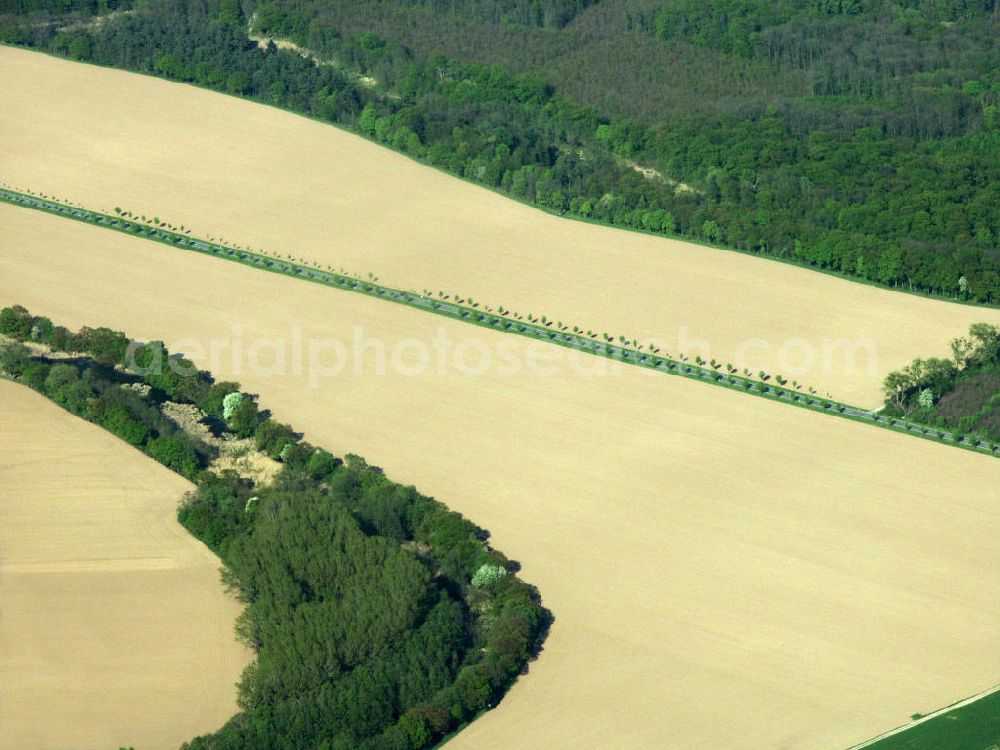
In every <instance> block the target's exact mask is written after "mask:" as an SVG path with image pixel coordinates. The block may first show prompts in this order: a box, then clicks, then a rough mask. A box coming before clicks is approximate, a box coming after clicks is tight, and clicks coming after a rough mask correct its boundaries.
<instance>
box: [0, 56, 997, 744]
mask: <svg viewBox="0 0 1000 750" xmlns="http://www.w3.org/2000/svg"><path fill="white" fill-rule="evenodd" d="M5 54H6V53H5ZM101 75H103V73H102V74H101ZM108 75H111V74H110V73H109V74H108ZM199 96H200V94H199ZM234 106H242V105H238V104H237V105H234ZM268 116H271V114H269V115H268ZM699 252H700V251H699ZM770 267H771V266H768V268H770ZM892 299H894V300H895V299H900V298H897V297H893V298H892ZM12 302H20V303H23V304H25V305H26V306H28V307H29V309H31V310H33V311H34V312H35V313H37V314H45V315H48V316H50V317H51V318H53V320H56V321H58V322H61V323H64V324H67V325H70V326H79V325H82V324H88V325H108V326H112V327H116V328H119V329H124V330H127V331H128V332H129V333H131V334H132V335H134V336H137V337H140V338H146V339H150V338H162V339H164V340H165V341H167V343H168V345H169V344H171V343H174V344H175V348H177V349H178V350H183V351H185V352H186V353H189V354H191V355H193V356H194V357H195V358H196V359H197V361H199V363H201V364H204V365H206V366H211V367H212V368H213V369H214V370H215V371H216V374H217V375H219V376H220V377H224V378H227V379H237V380H240V381H242V382H243V383H244V384H245V386H246V387H247V389H248V390H250V391H252V392H257V393H259V394H260V395H261V400H262V403H263V404H264V405H265V406H268V407H270V408H272V409H273V410H274V411H275V416H276V417H277V418H278V419H279V420H282V421H287V422H289V423H291V424H293V425H295V426H297V427H298V428H299V429H302V430H304V432H305V434H306V438H307V439H308V440H310V441H312V442H314V443H316V444H319V445H323V446H326V447H329V448H330V449H332V450H334V451H336V452H340V453H343V452H345V451H351V452H355V453H360V454H362V455H364V456H366V457H367V458H368V460H369V461H370V462H372V463H374V464H377V465H381V466H383V467H384V468H385V470H386V471H387V472H388V473H389V474H390V476H392V477H394V478H395V479H397V480H401V481H405V482H413V483H414V484H416V485H417V487H418V488H420V489H421V490H422V491H424V492H426V493H429V494H433V495H434V496H436V497H437V498H438V499H440V500H442V501H443V502H445V503H446V504H448V505H449V506H450V507H452V508H454V509H456V510H459V511H461V512H463V513H465V514H466V515H468V516H469V517H470V518H472V519H473V520H475V521H476V522H477V523H479V524H481V525H483V526H484V527H486V528H488V529H490V530H491V531H492V532H493V537H492V538H493V543H494V544H495V546H497V548H499V549H501V550H503V551H504V552H505V553H507V554H508V555H510V556H511V557H513V558H515V559H517V560H519V561H520V562H521V563H522V564H523V576H524V577H525V579H526V580H528V581H531V582H532V583H534V584H536V585H537V586H538V587H539V589H540V590H541V593H542V595H543V597H544V601H545V604H546V605H547V606H548V607H549V608H551V610H552V611H553V613H554V614H555V617H556V621H555V624H554V626H553V629H552V632H551V635H550V637H549V639H548V640H547V642H546V644H545V649H544V651H543V653H542V655H541V657H540V658H539V659H538V660H537V661H536V662H534V663H533V664H532V666H531V670H530V672H529V674H528V675H527V676H526V677H524V678H523V679H522V680H521V681H520V682H519V683H518V684H517V685H516V686H515V687H514V689H513V690H512V691H511V692H510V693H509V695H508V696H507V697H506V698H505V699H504V700H503V702H502V703H501V704H500V706H499V707H498V708H497V709H496V710H494V711H492V712H490V713H488V714H486V715H484V716H483V717H482V718H480V719H478V720H477V721H476V722H475V723H474V724H473V725H472V726H470V727H469V728H468V729H466V730H465V731H464V732H462V733H461V734H460V735H459V736H458V737H457V738H456V739H455V740H454V741H452V742H451V743H449V745H448V747H449V748H452V747H454V748H456V749H458V750H461V748H466V747H468V748H481V747H491V748H511V749H514V748H525V747H546V748H585V747H587V748H589V747H593V748H607V747H630V748H657V749H659V748H685V750H701V749H704V750H718V749H719V748H736V747H738V748H741V749H743V750H774V749H775V748H784V749H785V750H831V748H845V747H847V746H849V745H851V744H853V743H856V742H859V741H861V740H863V739H865V738H867V737H869V736H872V735H874V734H877V733H879V732H881V731H885V730H887V729H891V728H892V727H894V726H896V725H898V724H901V723H905V722H906V721H907V720H908V717H909V716H910V714H913V713H915V712H927V711H928V710H930V709H933V708H936V707H939V706H941V705H944V704H948V703H951V702H952V701H955V700H957V699H959V698H961V697H963V696H967V695H971V694H973V693H976V692H978V691H980V690H983V689H985V688H987V687H989V686H991V685H992V684H994V683H995V682H997V676H998V674H1000V638H998V635H997V631H996V622H997V619H998V617H1000V576H998V575H997V572H996V561H997V559H998V555H1000V517H998V515H997V513H996V511H995V500H996V497H995V491H994V488H995V487H996V486H997V482H998V480H1000V462H998V461H996V460H995V459H991V458H988V457H985V456H980V455H975V454H972V453H969V452H965V451H961V450H957V449H953V448H947V447H943V446H940V445H937V444H934V443H931V442H928V441H923V440H918V439H915V438H911V437H907V436H904V435H899V434H895V433H891V432H888V431H883V430H879V429H876V428H872V427H868V426H865V425H859V424H855V423H852V422H848V421H844V420H840V419H835V418H832V417H828V416H824V415H819V414H812V413H808V412H805V411H803V410H799V409H795V408H792V407H789V406H785V405H781V404H775V403H772V402H767V401H763V400H760V399H755V398H751V397H747V396H745V395H741V394H738V393H732V392H728V391H725V390H723V389H720V388H714V387H711V386H708V385H704V384H699V383H692V382H689V381H686V380H682V379H679V378H673V377H666V376H662V375H657V374H654V373H649V372H644V371H639V370H637V369H635V368H629V367H622V368H621V369H620V370H617V371H607V372H604V373H603V374H594V373H591V374H589V375H587V374H582V373H580V372H577V371H575V370H574V369H573V361H571V360H568V359H560V360H559V361H558V362H554V363H553V362H549V363H548V365H549V367H550V368H555V371H554V372H548V373H547V374H545V373H542V372H530V371H528V369H527V368H526V366H522V367H521V369H520V371H519V372H518V373H517V374H510V373H509V372H508V371H507V370H505V368H506V367H507V366H508V365H509V364H510V362H522V363H523V362H524V361H525V358H526V357H528V356H529V352H528V351H526V350H525V349H523V347H524V346H527V344H524V343H522V342H521V339H519V338H518V337H510V336H504V335H502V334H498V333H495V332H492V331H487V330H483V329H479V328H475V327H473V326H463V325H461V324H458V323H453V322H450V321H446V320H442V319H439V318H436V317H432V316H429V315H424V314H420V313H417V312H414V311H412V310H409V309H407V308H404V307H401V306H397V305H392V304H388V303H384V302H379V301H377V300H371V299H367V298H364V297H360V296H358V295H351V294H346V293H339V292H336V291H333V290H329V289H325V288H322V287H320V286H317V285H312V284H308V283H304V282H301V281H296V280H294V279H288V278H284V277H279V276H275V275H272V274H266V273H261V272H259V271H255V270H253V269H249V268H245V267H242V266H239V265H236V264H232V263H229V262H225V261H221V260H216V259H212V258H205V257H201V256H197V255H193V254H186V253H182V252H170V251H167V250H166V249H165V248H163V247H162V246H161V245H158V244H156V243H151V242H147V241H143V240H138V239H134V238H129V237H126V236H123V235H119V234H116V233H112V232H108V231H107V230H101V229H97V228H93V227H89V226H85V225H81V224H78V223H76V222H71V221H67V220H64V219H59V218H55V217H51V216H47V215H43V214H41V213H38V212H33V211H28V210H25V209H18V208H12V207H4V206H0V304H10V303H12ZM933 324H934V321H927V325H933ZM357 326H363V331H361V332H360V333H359V332H358V331H357V329H356V327H357ZM356 336H360V338H361V339H363V340H364V341H366V344H365V349H364V352H365V358H364V361H363V366H359V367H358V368H357V369H355V367H354V366H353V360H351V358H350V356H348V357H347V359H346V360H345V362H346V365H345V367H344V370H343V371H342V372H341V373H340V374H339V375H336V376H334V375H329V376H325V377H316V371H315V370H313V371H312V373H313V377H311V375H310V368H309V367H308V362H309V352H315V351H316V347H318V346H319V345H320V344H319V343H318V342H322V346H323V347H324V348H323V350H322V351H323V354H322V356H317V357H316V359H317V361H319V362H320V363H322V364H324V365H326V366H328V367H330V369H331V370H332V369H333V368H332V363H333V362H334V360H335V357H332V356H331V352H332V351H334V350H335V347H334V346H333V344H332V341H333V340H337V341H340V342H342V344H343V345H344V347H345V350H346V351H347V352H348V354H350V352H351V350H352V349H353V346H354V345H353V341H354V338H355V337H356ZM442 336H443V337H445V338H447V339H448V340H450V341H451V342H452V349H451V351H452V352H453V353H454V351H455V350H456V349H458V350H459V351H462V352H464V356H465V362H466V367H467V368H468V367H471V366H472V365H474V363H475V362H476V360H477V359H483V358H485V357H490V358H491V362H492V364H491V366H489V367H484V368H481V369H483V370H484V371H483V372H480V373H479V374H477V375H473V374H468V373H466V372H462V371H460V370H461V368H458V367H456V366H455V364H454V361H452V360H451V359H450V358H449V359H448V360H446V362H450V364H448V366H446V367H443V368H440V370H439V369H438V368H437V366H436V363H435V359H434V358H432V359H431V362H430V364H429V368H428V369H427V370H426V371H424V372H423V373H422V374H417V373H416V370H418V369H419V368H418V367H417V365H418V364H419V359H420V357H419V352H420V351H421V347H422V346H424V345H425V344H427V342H428V341H430V340H433V339H435V338H438V337H442ZM282 342H284V344H282ZM296 342H297V343H296ZM379 342H380V343H379ZM282 346H284V347H285V357H284V358H282V357H280V356H279V352H280V348H281V347H282ZM379 346H384V347H385V348H386V351H387V352H388V356H389V358H390V360H391V359H392V356H393V355H398V357H397V362H396V366H392V364H391V361H390V366H387V367H386V370H385V372H384V374H378V371H377V368H376V367H375V365H374V359H375V357H376V355H377V353H378V349H379ZM511 346H513V347H514V349H513V350H511V351H507V350H506V349H504V347H511ZM539 346H540V347H542V349H543V350H544V352H556V349H555V348H545V347H544V345H539ZM199 349H200V350H201V351H199ZM296 352H301V353H302V361H301V362H300V361H299V359H297V354H296ZM544 352H543V353H544ZM556 353H557V354H558V355H560V356H563V357H565V356H568V355H566V354H565V353H564V352H563V350H558V352H556ZM536 355H538V353H537V352H535V354H534V355H531V356H536ZM580 357H581V360H580V361H578V362H576V367H577V368H579V366H580V364H581V362H583V359H582V357H583V355H580ZM213 360H214V361H213ZM279 361H281V362H283V363H284V364H283V365H281V366H278V365H277V362H279ZM594 361H596V362H600V361H599V360H594ZM501 362H502V366H501V364H500V363H501ZM587 363H589V364H590V365H591V366H594V362H592V361H590V360H587V362H585V363H584V364H587ZM311 380H314V382H313V385H315V387H312V385H311ZM19 445H20V442H19ZM6 455H9V451H8V452H7V454H6Z"/></svg>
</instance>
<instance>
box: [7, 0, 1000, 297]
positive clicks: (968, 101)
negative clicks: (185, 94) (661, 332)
mask: <svg viewBox="0 0 1000 750" xmlns="http://www.w3.org/2000/svg"><path fill="white" fill-rule="evenodd" d="M132 1H133V0H0V39H2V40H4V41H7V42H11V43H17V44H23V45H27V46H31V47H35V48H39V49H45V50H49V51H53V52H56V53H59V54H63V55H67V56H69V57H71V58H74V59H81V60H89V61H93V62H97V63H100V64H105V65H113V66H118V67H124V68H129V69H134V70H140V71H143V72H146V73H152V74H155V75H160V76H164V77H167V78H172V79H175V80H180V81H190V82H194V83H197V84H200V85H203V86H208V87H211V88H215V89H218V90H221V91H226V92H229V93H234V94H239V95H242V96H248V97H253V98H256V99H259V100H261V101H265V102H269V103H272V104H276V105H280V106H283V107H287V108H289V109H292V110H295V111H298V112H302V113H306V114H309V115H311V116H314V117H318V118H321V119H324V120H327V121H330V122H334V123H338V124H340V125H342V126H344V127H347V128H351V129H353V130H357V131H360V132H362V133H364V134H365V135H367V136H369V137H371V138H373V139H375V140H378V141H380V142H382V143H386V144H388V145H390V146H392V147H394V148H397V149H399V150H402V151H404V152H405V153H408V154H410V155H412V156H414V157H415V158H417V159H421V160H423V161H426V162H428V163H430V164H433V165H435V166H438V167H441V168H443V169H446V170H448V171H450V172H453V173H455V174H459V175H461V176H463V177H465V178H467V179H469V180H472V181H475V182H478V183H481V184H483V185H486V186H489V187H491V188H495V189H498V190H501V191H504V192H506V193H508V194H510V195H513V196H515V197H517V198H520V199H523V200H525V201H528V202H531V203H533V204H535V205H538V206H540V207H543V208H547V209H550V210H553V211H557V212H560V213H563V212H568V213H570V214H572V215H575V216H578V217H581V218H586V219H590V220H597V221H602V222H608V223H611V224H615V225H620V226H625V227H631V228H635V229H642V230H645V231H651V232H659V233H666V234H679V235H682V236H685V237H689V238H692V239H696V240H700V241H705V242H709V243H713V244H719V245H725V246H729V247H733V248H735V249H739V250H743V251H746V252H753V253H760V254H764V255H768V256H772V257H778V258H782V259H785V260H788V261H792V262H797V263H801V264H805V265H809V266H813V267H816V268H820V269H824V270H827V271H830V272H835V273H842V274H846V275H848V276H853V277H856V278H860V279H864V280H867V281H870V282H873V283H878V284H883V285H886V286H890V287H898V288H905V289H912V290H920V291H923V292H930V293H935V294H940V295H944V296H947V297H952V298H960V299H964V300H968V301H973V302H979V303H1000V159H997V158H996V156H997V154H998V153H1000V109H998V107H1000V74H998V72H997V71H998V69H1000V68H998V66H997V64H996V62H997V60H998V59H1000V41H998V40H1000V33H998V31H1000V10H998V8H1000V6H998V4H997V1H996V0H901V1H899V2H893V3H890V2H887V1H885V0H708V1H707V2H706V1H703V0H674V1H672V2H667V1H666V0H600V1H596V0H590V1H588V0H575V1H574V0H472V1H470V2H458V1H457V0H409V1H406V0H366V1H365V2H346V1H345V0H270V1H266V2H257V1H256V0H149V1H148V2H144V3H142V4H141V5H137V6H136V7H135V8H131V7H130V4H131V3H132ZM95 14H100V18H99V19H94V18H93V16H95ZM248 35H250V36H252V37H253V38H254V39H258V40H260V44H259V45H258V43H257V42H254V41H250V39H249V38H248ZM272 37H273V38H278V39H282V40H290V41H292V42H294V43H295V44H297V45H298V46H299V49H298V51H296V50H293V49H279V48H278V47H277V46H275V45H274V44H273V43H271V42H268V41H266V40H268V39H269V38H272Z"/></svg>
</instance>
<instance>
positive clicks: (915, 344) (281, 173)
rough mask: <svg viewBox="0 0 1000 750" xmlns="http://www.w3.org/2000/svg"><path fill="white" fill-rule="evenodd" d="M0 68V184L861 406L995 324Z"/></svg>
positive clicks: (273, 115)
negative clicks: (887, 379) (758, 375)
mask: <svg viewBox="0 0 1000 750" xmlns="http://www.w3.org/2000/svg"><path fill="white" fill-rule="evenodd" d="M0 70H2V73H3V79H4V93H5V99H4V109H3V111H2V112H0V140H2V142H3V144H4V146H3V154H2V156H3V170H2V173H0V180H3V181H4V182H6V183H7V184H8V185H10V186H12V187H19V188H26V189H31V190H35V191H40V192H43V193H46V194H52V195H55V196H57V197H60V198H64V199H69V200H73V201H76V202H80V203H82V204H83V205H85V206H87V207H88V208H93V209H98V210H105V211H110V210H112V209H113V208H114V207H116V206H121V207H123V208H125V209H128V210H131V211H133V212H136V213H144V214H146V215H148V216H154V215H155V216H159V217H160V218H163V219H165V220H169V221H170V222H172V223H174V224H183V225H185V226H187V227H193V228H194V230H195V233H196V234H202V235H204V236H209V235H211V236H215V237H223V238H228V239H231V240H233V241H235V242H239V243H241V244H248V245H250V246H252V247H255V248H263V249H265V250H270V251H272V252H280V253H282V254H286V253H291V254H292V255H294V256H295V257H297V258H305V259H308V260H311V261H314V262H318V263H321V264H322V265H327V264H329V265H332V266H333V267H334V268H339V267H344V268H346V269H348V270H351V271H356V272H358V273H360V274H361V275H365V274H366V273H368V272H373V273H375V274H376V275H378V276H379V277H380V279H381V280H382V281H383V282H384V283H387V284H389V285H394V286H399V287H404V288H412V289H416V290H418V291H419V290H422V289H423V288H425V287H426V288H429V289H431V290H433V291H437V290H445V291H446V292H451V293H455V292H457V293H460V294H462V295H463V296H469V295H471V296H472V297H473V298H475V299H476V300H479V301H481V302H483V303H486V304H491V305H498V304H502V305H504V306H506V307H508V308H512V309H514V310H518V311H520V312H522V313H527V312H531V313H534V314H535V315H543V314H544V315H547V316H548V317H550V318H553V319H555V320H563V321H566V322H567V323H569V324H570V325H574V324H575V325H580V326H581V327H583V328H585V329H586V328H594V329H595V330H597V331H608V332H610V333H611V334H613V335H616V336H617V335H624V336H627V337H629V338H638V339H639V340H640V341H650V340H654V339H655V340H657V341H661V342H662V344H663V345H664V347H665V349H666V350H667V351H669V352H673V353H677V352H679V351H687V352H689V353H690V354H691V356H692V357H693V356H695V355H697V354H698V353H699V352H701V353H702V354H704V356H705V358H706V359H710V358H716V359H719V360H720V361H723V362H725V361H733V362H736V363H737V364H739V365H741V366H744V365H745V366H747V367H749V368H750V369H752V370H754V371H757V370H759V369H761V368H763V369H765V370H767V371H768V372H771V373H776V372H777V373H781V374H783V375H785V376H786V377H788V378H789V379H794V380H799V381H801V382H803V383H806V384H809V385H812V386H815V387H816V388H817V389H818V390H819V392H820V393H821V394H822V393H827V392H829V393H831V394H832V395H833V396H835V397H837V398H840V399H841V400H845V401H849V402H852V403H857V404H860V405H863V406H875V405H877V404H878V403H879V401H880V390H879V386H880V383H881V380H882V377H884V375H885V374H886V373H887V372H888V371H890V370H893V369H896V368H898V367H900V366H902V365H903V364H905V363H908V362H909V361H910V360H911V359H912V358H913V357H915V356H917V355H921V356H930V355H945V354H947V352H948V342H949V341H950V340H951V339H952V338H953V337H955V336H957V335H959V334H961V333H963V332H964V331H965V329H966V328H967V327H968V325H969V323H970V322H974V321H980V320H985V321H992V322H994V323H1000V311H997V310H982V309H976V308H972V307H966V306H961V305H955V304H949V303H945V302H940V301H933V300H927V299H921V298H917V297H913V296H910V295H905V294H900V293H893V292H890V291H886V290H881V289H876V288H873V287H867V286H863V285H860V284H856V283H853V282H848V281H843V280H840V279H835V278H832V277H828V276H824V275H822V274H818V273H816V272H813V271H808V270H804V269H799V268H794V267H792V266H787V265H783V264H781V263H776V262H770V261H764V260H760V259H757V258H753V257H749V256H744V255H740V254H736V253H729V252H724V251H719V250H712V249H709V248H704V247H699V246H696V245H692V244H690V243H685V242H681V241H674V240H667V239H663V238H657V237H652V236H646V235H641V234H635V233H629V232H622V231H618V230H613V229H608V228H605V227H599V226H593V225H587V224H583V223H579V222H572V221H567V220H564V219H559V218H556V217H553V216H549V215H546V214H544V213H542V212H540V211H537V210H535V209H532V208H529V207H526V206H523V205H520V204H518V203H515V202H513V201H510V200H508V199H506V198H503V197H501V196H499V195H497V194H494V193H492V192H490V191H488V190H484V189H480V188H477V187H475V186H473V185H470V184H468V183H464V182H462V181H459V180H456V179H454V178H452V177H449V176H447V175H444V174H442V173H440V172H437V171H435V170H434V169H431V168H428V167H424V166H421V165H419V164H416V163H415V162H413V161H411V160H409V159H407V158H406V157H403V156H401V155H398V154H396V153H393V152H392V151H389V150H387V149H385V148H383V147H380V146H377V145H374V144H372V143H369V142H367V141H365V140H363V139H361V138H359V137H356V136H353V135H350V134H348V133H345V132H343V131H340V130H337V129H335V128H333V127H330V126H328V125H323V124H320V123H317V122H313V121H310V120H308V119H305V118H302V117H297V116H294V115H291V114H289V113H287V112H283V111H279V110H277V109H272V108H268V107H263V106H260V105H258V104H254V103H251V102H246V101H241V100H239V99H236V98H233V97H227V96H223V95H220V94H214V93H211V92H207V91H203V90H199V89H196V88H193V87H190V86H185V85H181V84H174V83H169V82H165V81H161V80H157V79H153V78H149V77H145V76H139V75H135V74H131V73H126V72H121V71H114V70H109V69H102V68H97V67H93V66H87V65H80V64H76V63H71V62H66V61H60V60H57V59H54V58H50V57H46V56H44V55H40V54H37V53H32V52H26V51H23V50H16V49H10V48H2V49H0ZM40 97H41V98H43V99H44V101H45V103H46V106H45V107H39V106H38V101H39V98H40ZM699 341H701V342H704V343H705V344H706V345H707V348H702V347H701V346H700V345H699V343H698V342H699ZM845 342H846V343H845ZM848 349H849V350H850V351H852V352H853V354H854V357H853V358H851V357H849V356H848V354H847V351H848ZM872 352H874V354H872Z"/></svg>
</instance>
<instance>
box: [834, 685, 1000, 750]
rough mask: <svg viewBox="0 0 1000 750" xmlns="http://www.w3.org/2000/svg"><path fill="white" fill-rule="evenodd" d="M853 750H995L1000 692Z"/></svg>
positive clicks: (999, 737)
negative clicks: (858, 749)
mask: <svg viewBox="0 0 1000 750" xmlns="http://www.w3.org/2000/svg"><path fill="white" fill-rule="evenodd" d="M857 747H858V748H862V747H863V748H864V750H998V749H1000V691H997V692H993V693H990V694H989V695H987V696H985V697H983V698H980V699H979V700H976V701H973V702H972V703H969V704H967V705H965V706H962V707H961V708H956V709H954V710H949V711H944V712H942V713H940V714H938V715H937V716H935V717H934V718H933V719H928V720H927V721H924V722H921V723H920V724H915V725H914V726H912V727H911V728H909V729H904V730H903V731H901V732H898V733H897V734H893V735H891V736H889V737H885V738H883V739H881V740H876V741H875V742H873V743H871V744H867V745H859V746H857ZM851 750H854V749H853V748H852V749H851Z"/></svg>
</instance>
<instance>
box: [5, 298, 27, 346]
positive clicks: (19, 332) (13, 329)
mask: <svg viewBox="0 0 1000 750" xmlns="http://www.w3.org/2000/svg"><path fill="white" fill-rule="evenodd" d="M31 323H32V321H31V314H30V313H29V312H28V311H27V310H25V309H24V308H23V307H21V306H20V305H14V306H13V307H5V308H4V309H3V310H0V334H3V335H4V336H10V337H11V338H13V339H17V340H18V341H27V340H28V338H29V337H30V336H31Z"/></svg>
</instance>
